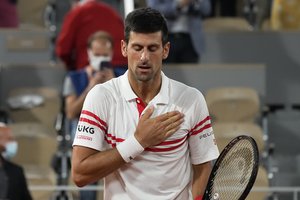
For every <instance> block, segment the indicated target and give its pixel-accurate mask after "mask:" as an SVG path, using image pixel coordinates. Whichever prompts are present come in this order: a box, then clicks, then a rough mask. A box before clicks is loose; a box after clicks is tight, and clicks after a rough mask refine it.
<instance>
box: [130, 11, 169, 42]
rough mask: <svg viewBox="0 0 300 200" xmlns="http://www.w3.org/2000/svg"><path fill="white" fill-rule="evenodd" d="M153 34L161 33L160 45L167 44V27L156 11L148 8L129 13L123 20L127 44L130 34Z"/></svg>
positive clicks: (161, 16)
mask: <svg viewBox="0 0 300 200" xmlns="http://www.w3.org/2000/svg"><path fill="white" fill-rule="evenodd" d="M131 31H133V32H137V33H155V32H158V31H161V32H162V43H163V45H165V44H166V43H167V42H168V27H167V22H166V19H165V17H164V16H163V15H162V14H161V13H160V12H159V11H157V10H155V9H153V8H149V7H145V8H139V9H136V10H134V11H132V12H130V13H129V14H128V15H127V17H126V19H125V31H124V38H125V42H126V43H128V42H129V35H130V32H131Z"/></svg>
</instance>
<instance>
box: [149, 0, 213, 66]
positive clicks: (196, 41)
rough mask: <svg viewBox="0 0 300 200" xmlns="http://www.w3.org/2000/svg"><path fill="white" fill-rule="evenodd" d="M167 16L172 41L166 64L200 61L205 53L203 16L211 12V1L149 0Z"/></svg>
mask: <svg viewBox="0 0 300 200" xmlns="http://www.w3.org/2000/svg"><path fill="white" fill-rule="evenodd" d="M146 2H147V5H148V6H149V7H152V8H154V9H156V10H158V11H160V12H161V13H163V15H164V16H165V17H166V20H167V23H168V28H169V40H170V43H171V47H170V52H169V56H168V58H167V59H166V60H165V62H167V63H197V62H199V61H200V58H201V55H202V53H203V52H204V45H205V44H204V32H203V27H202V18H203V17H204V16H208V15H209V14H210V11H211V4H210V0H147V1H146Z"/></svg>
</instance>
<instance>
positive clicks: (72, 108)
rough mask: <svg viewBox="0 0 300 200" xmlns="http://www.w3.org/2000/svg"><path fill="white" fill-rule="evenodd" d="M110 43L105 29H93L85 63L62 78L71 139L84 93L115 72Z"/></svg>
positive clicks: (89, 194) (84, 195)
mask: <svg viewBox="0 0 300 200" xmlns="http://www.w3.org/2000/svg"><path fill="white" fill-rule="evenodd" d="M113 44H114V42H113V38H112V36H111V35H110V34H109V33H107V32H104V31H97V32H95V33H94V34H93V35H91V37H90V38H89V39H88V42H87V54H88V58H89V65H87V66H86V67H85V68H84V69H80V70H77V71H70V72H69V73H68V74H67V76H66V78H65V81H64V87H63V97H64V104H65V114H66V118H67V121H68V123H69V131H70V133H71V138H72V140H73V139H74V135H75V132H76V127H77V123H78V119H79V115H80V112H81V109H82V106H83V102H84V99H85V97H86V95H87V93H88V92H89V91H90V90H91V89H92V88H93V87H94V86H95V85H96V84H100V83H104V82H106V81H108V80H110V79H112V78H114V77H115V76H116V75H118V73H116V72H114V68H113V67H111V58H112V57H113ZM80 199H81V200H84V199H88V200H93V199H96V192H94V191H84V190H83V191H82V190H81V191H80Z"/></svg>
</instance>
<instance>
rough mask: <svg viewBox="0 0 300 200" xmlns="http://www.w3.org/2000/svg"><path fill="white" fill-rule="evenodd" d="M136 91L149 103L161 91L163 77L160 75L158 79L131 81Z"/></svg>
mask: <svg viewBox="0 0 300 200" xmlns="http://www.w3.org/2000/svg"><path fill="white" fill-rule="evenodd" d="M129 82H130V85H131V87H132V90H133V91H134V93H135V94H136V95H137V96H138V97H139V98H141V99H142V100H143V102H144V103H146V104H148V103H149V102H150V101H151V100H152V99H153V98H154V97H155V96H156V95H157V94H158V93H159V91H160V88H161V83H162V79H161V76H158V77H157V78H156V79H153V80H150V81H147V82H144V81H130V80H129Z"/></svg>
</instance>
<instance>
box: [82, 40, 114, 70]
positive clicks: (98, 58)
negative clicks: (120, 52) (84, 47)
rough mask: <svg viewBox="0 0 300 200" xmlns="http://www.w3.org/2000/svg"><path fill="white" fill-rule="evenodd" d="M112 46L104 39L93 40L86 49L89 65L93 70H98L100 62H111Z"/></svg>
mask: <svg viewBox="0 0 300 200" xmlns="http://www.w3.org/2000/svg"><path fill="white" fill-rule="evenodd" d="M112 48H113V47H112V46H111V43H110V42H108V41H106V40H100V39H98V40H94V41H93V42H92V44H91V48H90V49H89V50H88V57H89V62H90V65H91V66H92V67H93V69H94V70H96V71H99V70H100V65H101V63H104V62H109V63H110V62H111V59H112V56H113V49H112Z"/></svg>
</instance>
